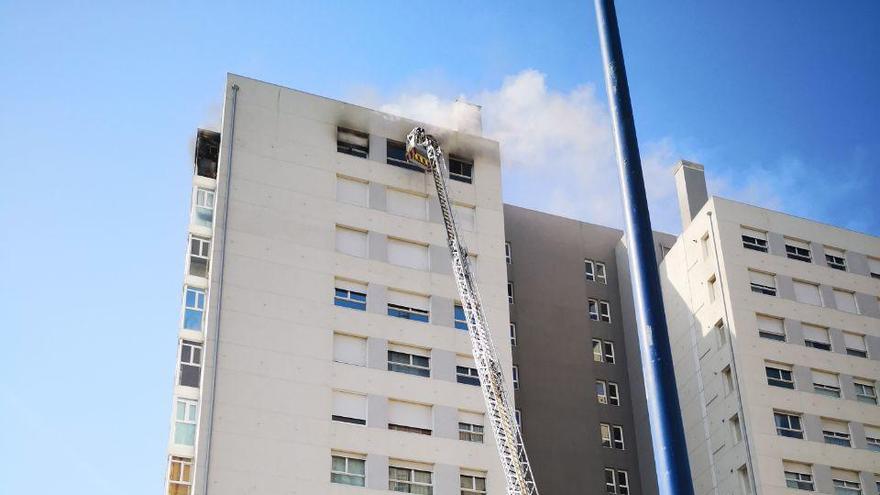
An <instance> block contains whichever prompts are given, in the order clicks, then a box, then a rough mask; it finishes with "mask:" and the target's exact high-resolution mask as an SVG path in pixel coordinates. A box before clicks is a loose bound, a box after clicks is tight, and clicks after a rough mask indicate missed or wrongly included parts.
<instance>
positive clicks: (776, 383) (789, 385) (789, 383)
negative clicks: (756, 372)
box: [764, 364, 795, 390]
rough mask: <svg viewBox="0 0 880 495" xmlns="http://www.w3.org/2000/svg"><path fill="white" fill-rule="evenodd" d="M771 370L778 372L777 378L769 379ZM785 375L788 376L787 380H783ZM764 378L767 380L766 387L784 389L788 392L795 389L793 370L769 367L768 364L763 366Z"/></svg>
mask: <svg viewBox="0 0 880 495" xmlns="http://www.w3.org/2000/svg"><path fill="white" fill-rule="evenodd" d="M771 370H773V371H778V372H779V376H778V377H771V376H770V371H771ZM786 373H787V374H788V378H785V374H786ZM764 376H765V377H766V378H767V385H769V386H771V387H779V388H786V389H789V390H794V388H795V385H794V373H793V370H787V369H783V368H776V367H774V366H771V365H769V364H765V365H764Z"/></svg>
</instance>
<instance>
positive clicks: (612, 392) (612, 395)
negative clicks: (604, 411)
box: [608, 382, 620, 406]
mask: <svg viewBox="0 0 880 495" xmlns="http://www.w3.org/2000/svg"><path fill="white" fill-rule="evenodd" d="M608 405H609V406H619V405H620V388H619V387H618V386H617V384H616V383H614V382H608Z"/></svg>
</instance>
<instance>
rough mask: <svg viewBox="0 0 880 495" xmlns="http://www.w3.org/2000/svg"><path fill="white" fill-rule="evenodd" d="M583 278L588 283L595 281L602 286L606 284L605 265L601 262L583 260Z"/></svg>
mask: <svg viewBox="0 0 880 495" xmlns="http://www.w3.org/2000/svg"><path fill="white" fill-rule="evenodd" d="M584 276H585V277H586V279H587V280H588V281H596V282H599V283H602V284H607V283H608V276H607V271H606V269H605V263H602V262H601V261H593V260H586V259H585V260H584Z"/></svg>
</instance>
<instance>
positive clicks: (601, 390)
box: [596, 380, 608, 404]
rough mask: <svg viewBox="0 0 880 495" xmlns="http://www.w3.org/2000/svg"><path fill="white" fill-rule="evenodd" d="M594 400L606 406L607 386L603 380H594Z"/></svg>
mask: <svg viewBox="0 0 880 495" xmlns="http://www.w3.org/2000/svg"><path fill="white" fill-rule="evenodd" d="M596 399H597V400H598V401H599V404H608V384H607V383H606V382H605V381H604V380H596Z"/></svg>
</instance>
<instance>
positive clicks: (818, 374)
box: [812, 370, 840, 398]
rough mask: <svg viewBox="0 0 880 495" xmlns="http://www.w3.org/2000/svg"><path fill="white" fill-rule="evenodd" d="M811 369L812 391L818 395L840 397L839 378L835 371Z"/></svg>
mask: <svg viewBox="0 0 880 495" xmlns="http://www.w3.org/2000/svg"><path fill="white" fill-rule="evenodd" d="M812 371H813V391H814V392H816V393H817V394H820V395H827V396H828V397H834V398H840V379H839V378H838V376H837V374H836V373H826V372H824V371H818V370H812Z"/></svg>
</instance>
